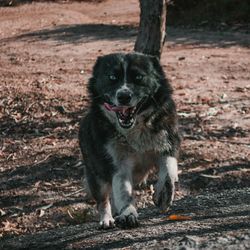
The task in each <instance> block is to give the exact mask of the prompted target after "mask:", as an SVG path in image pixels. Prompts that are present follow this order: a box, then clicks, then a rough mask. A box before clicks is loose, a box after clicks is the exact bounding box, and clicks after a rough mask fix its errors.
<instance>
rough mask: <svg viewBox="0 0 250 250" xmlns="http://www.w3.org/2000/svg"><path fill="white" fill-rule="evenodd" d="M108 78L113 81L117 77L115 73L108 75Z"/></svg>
mask: <svg viewBox="0 0 250 250" xmlns="http://www.w3.org/2000/svg"><path fill="white" fill-rule="evenodd" d="M109 79H110V80H112V81H115V80H117V77H116V76H115V75H109Z"/></svg>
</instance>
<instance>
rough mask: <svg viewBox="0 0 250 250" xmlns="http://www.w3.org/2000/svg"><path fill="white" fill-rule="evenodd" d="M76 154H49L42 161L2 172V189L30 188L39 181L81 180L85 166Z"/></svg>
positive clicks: (0, 186)
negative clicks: (81, 164) (80, 162)
mask: <svg viewBox="0 0 250 250" xmlns="http://www.w3.org/2000/svg"><path fill="white" fill-rule="evenodd" d="M78 162H79V159H78V158H77V157H75V156H63V155H51V156H50V155H49V157H48V159H47V160H45V161H43V162H41V163H38V164H37V163H34V164H32V165H29V166H19V167H17V168H16V169H14V170H6V171H3V172H1V184H0V189H1V190H5V191H6V190H10V189H15V188H18V189H21V188H23V189H24V188H30V187H32V186H33V185H34V184H35V183H36V182H38V181H45V182H51V181H63V180H65V179H68V180H69V179H71V180H72V179H73V180H74V179H75V180H79V181H80V179H81V177H82V176H83V174H84V173H83V166H79V165H80V164H79V165H78V164H77V163H78Z"/></svg>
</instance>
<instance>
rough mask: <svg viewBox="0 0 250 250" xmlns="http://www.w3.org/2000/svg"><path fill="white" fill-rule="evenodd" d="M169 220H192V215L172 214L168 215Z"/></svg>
mask: <svg viewBox="0 0 250 250" xmlns="http://www.w3.org/2000/svg"><path fill="white" fill-rule="evenodd" d="M167 219H168V220H172V221H178V220H191V219H192V217H191V216H187V215H178V214H171V215H169V216H168V217H167Z"/></svg>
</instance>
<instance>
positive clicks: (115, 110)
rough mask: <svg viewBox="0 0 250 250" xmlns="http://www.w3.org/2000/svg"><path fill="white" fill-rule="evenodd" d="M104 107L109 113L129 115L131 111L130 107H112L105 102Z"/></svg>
mask: <svg viewBox="0 0 250 250" xmlns="http://www.w3.org/2000/svg"><path fill="white" fill-rule="evenodd" d="M104 107H105V108H106V109H107V110H108V111H114V112H122V114H123V115H125V114H126V113H127V111H128V110H129V108H128V107H124V106H121V107H118V106H113V105H110V104H108V103H106V102H104Z"/></svg>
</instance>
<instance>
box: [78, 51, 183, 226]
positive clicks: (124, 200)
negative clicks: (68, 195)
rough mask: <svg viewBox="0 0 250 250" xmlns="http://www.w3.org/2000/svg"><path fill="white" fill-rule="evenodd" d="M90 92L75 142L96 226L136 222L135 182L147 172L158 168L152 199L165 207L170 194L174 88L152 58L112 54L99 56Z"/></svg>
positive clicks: (175, 137)
mask: <svg viewBox="0 0 250 250" xmlns="http://www.w3.org/2000/svg"><path fill="white" fill-rule="evenodd" d="M88 92H89V94H90V99H91V104H90V107H89V111H88V113H87V115H86V116H85V117H84V118H83V119H82V121H81V124H80V131H79V142H80V148H81V152H82V155H83V159H84V161H85V164H86V179H87V184H88V187H89V190H90V192H91V195H92V196H93V198H94V199H95V200H96V203H97V208H98V211H99V215H100V227H101V228H104V229H105V228H110V227H114V226H116V225H117V226H119V227H122V228H132V227H136V226H138V213H137V210H136V207H135V202H134V199H133V187H134V186H135V185H137V184H138V183H140V182H142V181H143V180H144V179H145V177H147V175H148V173H149V172H150V171H152V170H153V169H156V170H157V171H158V181H157V183H156V185H155V187H154V189H155V192H154V194H153V201H154V203H155V204H156V205H157V206H158V207H159V208H160V209H162V210H166V209H168V208H169V206H170V205H171V204H172V201H173V199H174V192H175V182H176V181H178V174H177V172H178V171H177V156H178V151H179V146H180V136H179V132H178V124H177V115H176V108H175V103H174V101H173V99H172V92H173V90H172V87H171V86H170V84H169V82H168V80H167V79H166V76H165V74H164V72H163V69H162V66H161V65H160V62H159V60H158V59H157V58H156V57H153V56H149V55H144V54H140V53H128V54H124V53H115V54H108V55H105V56H101V57H98V58H97V61H96V63H95V65H94V67H93V75H92V77H91V78H90V80H89V82H88ZM111 203H112V206H111ZM111 210H113V211H111ZM112 212H113V214H114V213H117V214H118V215H117V216H116V217H115V219H114V218H113V216H112Z"/></svg>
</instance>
